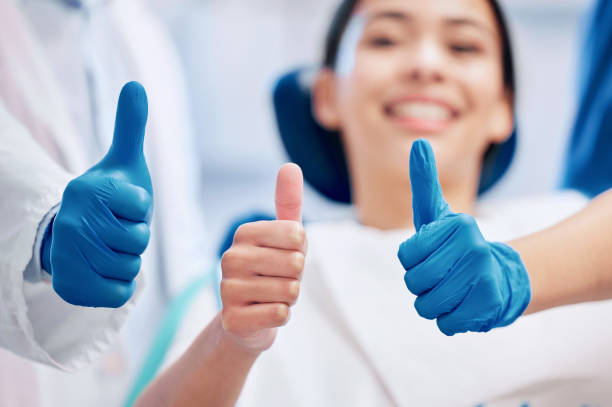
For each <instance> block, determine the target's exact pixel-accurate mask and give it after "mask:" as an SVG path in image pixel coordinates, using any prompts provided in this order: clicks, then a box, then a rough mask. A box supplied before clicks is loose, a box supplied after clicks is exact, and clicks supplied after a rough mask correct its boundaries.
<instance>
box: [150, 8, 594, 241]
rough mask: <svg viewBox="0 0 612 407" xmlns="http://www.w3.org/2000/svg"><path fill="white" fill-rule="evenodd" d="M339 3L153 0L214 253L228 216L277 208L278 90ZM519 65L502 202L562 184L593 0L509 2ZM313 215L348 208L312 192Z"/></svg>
mask: <svg viewBox="0 0 612 407" xmlns="http://www.w3.org/2000/svg"><path fill="white" fill-rule="evenodd" d="M337 3H338V2H337V0H308V1H303V0H258V1H252V0H204V1H196V0H180V1H173V2H167V1H163V0H155V1H154V6H155V8H156V12H158V13H159V16H160V17H161V18H162V19H163V20H164V21H165V22H166V23H167V24H168V26H169V27H170V30H171V33H172V35H173V37H174V39H175V41H176V45H177V47H178V49H179V53H180V55H181V57H182V59H183V60H184V62H185V70H186V75H187V78H188V80H189V89H190V97H191V101H190V102H191V105H192V106H193V111H192V117H193V122H194V128H195V130H196V131H195V140H194V143H195V145H196V148H197V149H198V150H199V155H200V157H201V171H202V182H203V186H202V187H203V188H202V191H203V196H202V205H203V207H204V211H205V215H206V220H207V234H209V236H210V240H209V242H210V247H209V248H208V250H210V251H211V253H212V251H213V250H214V249H215V248H216V244H217V242H218V241H219V239H220V238H221V235H222V233H223V232H224V231H225V228H226V227H227V225H228V223H229V222H230V220H231V219H232V218H233V217H235V216H237V215H239V214H241V213H244V212H248V211H251V210H253V209H260V210H266V211H268V212H271V213H273V204H274V202H273V193H274V181H275V175H276V171H277V169H278V167H279V165H280V164H281V163H282V162H284V161H286V156H285V154H284V151H283V149H282V146H281V143H280V140H279V138H278V136H277V130H276V124H275V121H274V116H273V111H272V105H271V90H272V87H273V85H274V82H275V80H276V79H277V78H278V77H279V76H280V75H281V74H282V73H284V72H285V71H287V70H288V69H290V68H292V67H296V66H302V65H313V64H317V63H318V61H319V60H320V59H321V53H322V44H323V38H324V35H325V32H326V29H327V26H328V24H329V22H330V18H331V13H332V12H333V10H334V8H335V6H336V5H337ZM502 4H503V5H504V6H505V10H506V14H507V17H508V19H509V23H510V27H511V31H512V34H513V43H514V48H515V54H516V60H517V65H518V66H517V69H518V82H519V87H518V116H517V118H518V126H519V145H518V154H517V157H516V159H515V160H514V163H513V165H512V168H511V170H510V172H509V173H508V174H507V176H506V177H505V178H504V179H503V181H502V182H501V183H499V184H498V185H497V186H496V188H494V189H493V190H492V191H491V192H490V193H489V194H488V195H487V197H486V198H487V199H498V198H503V197H506V196H510V195H517V194H530V193H538V192H542V191H547V190H551V189H553V188H555V187H556V186H557V184H558V181H559V174H560V162H561V160H562V158H563V153H564V149H565V146H566V144H567V138H568V135H569V133H570V128H571V124H572V121H573V118H574V109H575V102H576V89H575V88H576V81H575V71H576V69H575V65H576V62H577V60H578V54H577V53H578V50H579V46H580V41H581V35H580V34H581V31H582V27H583V25H584V24H583V22H584V19H585V17H586V13H587V11H588V9H589V8H590V6H591V4H592V0H505V1H502ZM304 212H305V216H306V217H307V218H309V219H322V218H329V217H331V216H350V210H349V209H347V208H344V207H341V206H338V205H332V204H331V203H329V202H327V201H324V200H323V199H322V198H320V197H318V196H317V195H316V194H315V193H314V192H313V191H311V190H308V191H307V192H306V197H305V209H304Z"/></svg>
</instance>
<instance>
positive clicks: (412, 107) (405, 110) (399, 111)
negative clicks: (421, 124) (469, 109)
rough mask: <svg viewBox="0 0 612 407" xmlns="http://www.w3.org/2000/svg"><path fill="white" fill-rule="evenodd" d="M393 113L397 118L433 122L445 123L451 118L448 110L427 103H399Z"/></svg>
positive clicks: (394, 107)
mask: <svg viewBox="0 0 612 407" xmlns="http://www.w3.org/2000/svg"><path fill="white" fill-rule="evenodd" d="M392 113H393V114H394V115H395V116H401V117H411V118H415V119H421V120H433V121H445V120H448V119H450V117H451V111H450V110H449V109H448V108H446V107H444V106H440V105H438V104H435V103H427V102H406V103H398V104H396V105H394V106H393V107H392Z"/></svg>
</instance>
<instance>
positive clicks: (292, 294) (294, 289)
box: [287, 280, 300, 304]
mask: <svg viewBox="0 0 612 407" xmlns="http://www.w3.org/2000/svg"><path fill="white" fill-rule="evenodd" d="M299 296H300V282H299V281H297V280H295V281H291V282H289V284H288V286H287V297H288V299H289V303H290V304H295V303H296V302H297V300H298V298H299Z"/></svg>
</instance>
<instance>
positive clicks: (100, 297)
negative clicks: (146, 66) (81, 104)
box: [41, 82, 153, 308]
mask: <svg viewBox="0 0 612 407" xmlns="http://www.w3.org/2000/svg"><path fill="white" fill-rule="evenodd" d="M147 111H148V105H147V96H146V93H145V90H144V88H143V87H142V86H141V85H140V84H139V83H137V82H130V83H128V84H126V85H125V86H124V87H123V89H122V90H121V94H120V96H119V103H118V106H117V116H116V121H115V133H114V137H113V143H112V145H111V147H110V149H109V151H108V153H107V154H106V156H105V157H104V158H103V159H102V161H100V162H99V163H98V164H96V165H95V166H93V167H92V168H91V169H89V170H88V171H87V172H85V173H84V174H83V175H81V176H80V177H78V178H76V179H74V180H72V181H71V182H70V183H69V184H68V186H67V187H66V189H65V191H64V194H63V197H62V202H61V205H60V208H59V211H58V212H57V215H56V216H55V219H54V220H53V223H52V225H50V226H49V228H48V229H47V233H46V234H45V235H46V236H45V238H44V240H43V244H42V249H41V261H42V264H43V268H44V269H45V270H46V271H48V272H49V273H50V274H51V276H52V281H53V288H54V290H55V291H56V292H57V294H58V295H59V296H60V297H61V298H63V299H64V300H65V301H67V302H69V303H70V304H74V305H81V306H88V307H109V308H117V307H120V306H122V305H123V304H125V303H126V302H127V301H128V300H129V299H130V298H131V296H132V294H133V292H134V285H135V283H134V281H133V280H134V278H135V277H136V275H137V274H138V272H139V270H140V263H141V259H140V255H141V254H142V253H143V252H144V250H145V248H146V247H147V244H148V242H149V234H150V232H149V223H150V220H151V216H152V213H153V199H152V194H153V189H152V186H151V178H150V176H149V170H148V168H147V164H146V162H145V158H144V155H143V141H144V133H145V125H146V122H147Z"/></svg>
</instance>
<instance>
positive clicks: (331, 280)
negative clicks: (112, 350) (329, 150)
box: [170, 193, 612, 407]
mask: <svg viewBox="0 0 612 407" xmlns="http://www.w3.org/2000/svg"><path fill="white" fill-rule="evenodd" d="M585 202H586V200H585V198H584V197H582V196H581V195H578V194H576V193H566V194H559V195H554V196H549V197H538V198H530V199H523V200H517V201H512V202H508V203H504V204H495V203H489V204H482V205H481V206H480V207H479V209H478V211H477V214H478V216H477V219H478V222H479V225H480V227H481V230H482V231H483V234H484V236H486V237H487V238H488V239H490V240H494V241H495V240H502V241H503V240H507V239H512V238H514V237H517V236H520V235H523V234H526V233H530V232H533V231H536V230H538V229H541V228H544V227H546V226H549V225H551V224H553V223H555V222H556V221H558V220H560V219H563V218H564V217H566V216H568V215H570V214H571V213H573V212H575V211H577V210H578V209H580V208H581V207H582V206H583V205H584V204H585ZM412 233H413V231H410V230H399V231H388V232H387V231H379V230H376V229H372V228H368V227H364V226H361V225H359V224H357V223H355V222H353V221H344V222H327V223H321V224H313V225H310V226H308V227H307V234H308V239H309V240H308V242H309V252H308V256H307V261H306V267H305V270H304V278H303V285H302V290H301V294H300V299H299V300H298V303H297V305H296V306H295V307H294V309H293V311H292V317H291V320H290V321H289V323H288V325H286V326H284V327H282V328H281V329H279V332H278V336H277V339H276V342H275V343H274V345H273V346H272V347H271V349H270V350H268V351H266V352H265V353H264V354H262V355H261V356H260V358H259V359H258V360H257V362H256V363H255V365H254V367H253V369H252V371H251V374H250V375H249V377H248V379H247V382H246V385H245V388H244V389H243V392H242V394H241V397H240V401H239V403H238V406H239V407H252V406H267V407H275V406H278V407H281V406H293V407H300V406H317V407H322V406H330V407H332V406H351V407H360V406H362V407H370V406H466V407H475V406H477V405H481V404H482V405H484V406H512V407H520V406H522V405H524V404H523V403H528V405H533V406H581V405H589V406H592V405H609V404H610V402H612V392H610V387H609V386H610V383H612V372H611V371H610V366H612V352H610V346H611V345H610V344H611V343H612V325H611V324H610V323H609V321H610V315H611V314H612V302H602V303H593V304H582V305H576V306H571V307H563V308H559V309H555V310H550V311H545V312H541V313H538V314H534V315H529V316H525V317H523V318H520V319H519V320H518V321H516V322H515V323H514V324H513V325H511V326H509V327H506V328H500V329H495V330H493V331H491V332H489V333H487V334H482V333H470V334H462V335H456V336H454V337H446V336H444V335H443V334H441V333H440V332H439V331H438V329H437V326H436V324H435V322H434V321H428V320H425V319H423V318H421V317H419V316H418V315H417V313H416V311H415V310H414V305H413V304H414V300H415V297H414V296H413V295H411V294H410V293H409V292H408V290H407V289H406V287H405V285H404V282H403V275H404V270H403V268H402V266H401V265H400V263H399V261H398V260H397V249H398V247H399V244H400V243H401V242H402V241H404V240H405V239H406V238H408V237H410V236H411V235H412ZM201 301H202V304H201V305H199V306H194V308H197V310H196V309H193V311H192V313H191V315H188V316H187V318H186V320H185V322H184V326H183V328H182V331H181V332H180V334H181V336H180V338H183V339H181V340H180V342H177V345H176V349H175V350H174V351H173V353H172V354H171V356H170V357H171V358H175V357H176V356H177V354H178V353H179V352H180V351H181V350H183V349H184V348H185V346H186V345H187V343H188V342H189V341H188V340H185V338H188V337H189V338H190V339H193V335H194V334H195V332H194V331H195V330H196V327H199V329H202V325H203V324H202V322H200V321H202V312H201V310H202V309H206V308H205V307H206V305H204V304H205V302H206V296H205V295H202V298H201Z"/></svg>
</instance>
